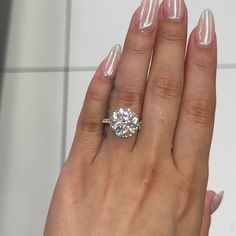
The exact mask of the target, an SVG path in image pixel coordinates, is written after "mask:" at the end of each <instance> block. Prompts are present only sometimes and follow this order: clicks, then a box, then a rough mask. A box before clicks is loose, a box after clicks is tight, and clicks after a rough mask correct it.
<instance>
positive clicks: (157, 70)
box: [137, 0, 187, 151]
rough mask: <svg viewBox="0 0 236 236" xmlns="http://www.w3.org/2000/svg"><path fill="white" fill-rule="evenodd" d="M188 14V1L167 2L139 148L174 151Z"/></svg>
mask: <svg viewBox="0 0 236 236" xmlns="http://www.w3.org/2000/svg"><path fill="white" fill-rule="evenodd" d="M186 37H187V10H186V7H185V4H184V0H164V2H163V3H162V4H161V6H160V10H159V27H158V32H157V41H156V47H155V50H154V55H153V61H152V66H151V71H150V76H149V81H148V85H147V89H146V94H145V100H144V107H143V117H142V120H143V122H142V132H140V133H139V136H138V140H137V147H140V148H141V147H143V146H145V145H149V146H152V147H153V148H152V150H155V151H156V150H157V148H158V147H160V146H161V147H162V150H163V148H164V149H167V150H171V147H172V139H173V134H174V130H175V126H176V121H177V118H178V113H179V107H180V103H181V97H182V92H183V83H184V64H185V63H184V61H185V48H186ZM158 149H160V148H158Z"/></svg>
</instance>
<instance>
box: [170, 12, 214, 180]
mask: <svg viewBox="0 0 236 236" xmlns="http://www.w3.org/2000/svg"><path fill="white" fill-rule="evenodd" d="M216 51H217V50H216V36H215V30H214V19H213V15H212V13H211V12H210V11H209V10H205V11H203V13H202V16H201V18H200V20H199V24H198V26H197V28H196V29H195V30H194V31H193V32H192V34H191V37H190V42H189V46H188V52H187V59H186V69H185V86H184V94H183V99H182V104H181V109H180V114H179V119H178V124H177V128H176V132H175V138H174V150H173V155H174V158H175V163H176V165H177V166H178V168H179V169H181V170H182V172H184V173H185V174H187V175H188V174H193V173H195V174H196V171H199V172H197V173H200V172H201V176H202V177H203V178H205V180H206V175H207V168H208V165H207V162H208V156H209V149H210V144H211V139H212V131H213V125H214V114H215V104H216V86H215V79H216V66H217V52H216Z"/></svg>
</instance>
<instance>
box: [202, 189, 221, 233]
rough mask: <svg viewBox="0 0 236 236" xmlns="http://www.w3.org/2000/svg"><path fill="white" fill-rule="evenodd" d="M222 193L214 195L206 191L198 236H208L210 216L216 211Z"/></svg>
mask: <svg viewBox="0 0 236 236" xmlns="http://www.w3.org/2000/svg"><path fill="white" fill-rule="evenodd" d="M223 195H224V192H220V193H218V194H216V193H215V192H213V191H207V193H206V197H205V206H204V213H203V219H202V227H201V234H200V236H208V234H209V230H210V226H211V215H212V214H213V213H214V212H215V211H216V210H217V209H218V207H219V206H220V204H221V202H222V199H223Z"/></svg>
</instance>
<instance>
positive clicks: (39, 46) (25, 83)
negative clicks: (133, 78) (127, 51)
mask: <svg viewBox="0 0 236 236" xmlns="http://www.w3.org/2000/svg"><path fill="white" fill-rule="evenodd" d="M70 3H71V6H70ZM186 4H187V6H188V8H189V31H190V29H192V28H193V27H194V25H195V24H196V23H197V21H198V17H199V15H200V13H201V10H202V9H203V8H211V9H212V10H213V11H214V13H215V17H216V27H217V32H218V41H219V70H218V78H217V79H218V86H217V90H218V109H217V116H216V128H215V133H214V139H213V145H212V152H211V162H210V170H211V175H210V181H209V188H210V189H214V190H216V191H220V190H225V199H224V202H223V204H222V207H221V208H220V209H219V211H217V212H216V214H215V215H214V217H213V223H212V229H211V234H210V235H211V236H222V235H224V236H230V235H235V234H236V219H235V217H234V213H233V212H234V211H233V209H236V203H235V201H234V199H235V195H236V188H235V186H236V172H235V171H234V167H235V164H236V161H235V160H236V159H235V158H234V156H235V154H236V151H235V148H234V146H235V144H234V140H235V137H234V136H235V133H236V110H234V108H235V105H236V99H235V92H234V88H235V87H236V80H235V78H234V75H236V57H235V55H234V54H235V52H236V44H235V40H236V28H235V27H233V22H236V15H235V14H234V12H235V9H236V2H235V1H234V0H225V1H215V0H207V1H206V0H198V1H194V0H186ZM138 5H139V0H133V1H127V0H120V1H117V0H100V1H96V0H90V1H82V0H40V1H39V0H38V1H37V0H33V1H32V0H13V5H12V10H11V15H10V19H11V21H10V28H9V38H8V42H9V43H8V45H7V47H6V49H7V57H6V67H5V72H4V73H2V74H1V78H3V85H2V94H1V93H0V94H1V95H2V99H1V106H0V109H1V110H0V235H1V236H2V235H3V236H5V235H7V236H15V235H27V236H28V235H35V236H36V235H42V231H43V226H44V221H45V217H46V213H47V207H48V204H49V200H50V197H51V194H52V190H53V187H54V184H55V181H56V178H57V175H58V173H59V169H60V162H61V156H62V155H63V153H64V148H66V153H68V151H69V148H70V145H71V141H72V137H73V134H74V129H75V124H76V120H77V117H78V114H79V112H80V109H81V105H82V102H83V96H84V94H85V92H86V88H87V85H88V83H89V81H90V79H91V77H92V74H93V73H94V69H95V67H96V65H97V64H98V63H99V62H100V61H101V60H102V59H103V58H104V57H105V56H106V54H107V52H108V51H109V49H110V47H111V46H112V45H113V44H115V43H121V44H122V43H123V41H124V38H125V33H126V31H127V27H128V25H129V19H130V16H131V14H132V12H133V11H134V9H135V8H136V7H138ZM0 6H1V4H0ZM70 9H71V12H70ZM70 13H71V14H70ZM69 19H71V27H70V28H68V26H69V24H68V23H70V20H69ZM68 33H69V34H68ZM68 36H70V45H69V43H68V41H67V40H68ZM68 48H69V49H70V50H69V51H68V50H67V49H68ZM68 52H69V53H68ZM68 56H69V58H68ZM68 59H69V64H68ZM65 66H66V67H67V66H70V71H69V74H68V76H69V80H68V81H67V78H68V77H67V73H65V71H66V70H65V68H64V67H65ZM67 82H68V84H67ZM67 86H68V91H67V92H68V97H66V96H65V95H67V93H65V90H66V89H67ZM64 102H67V114H63V112H64V111H65V107H64ZM65 118H66V119H65ZM63 122H66V124H64V123H63ZM64 125H66V128H67V129H66V133H65V129H64V127H65V126H64ZM64 138H65V140H64ZM64 141H65V142H64Z"/></svg>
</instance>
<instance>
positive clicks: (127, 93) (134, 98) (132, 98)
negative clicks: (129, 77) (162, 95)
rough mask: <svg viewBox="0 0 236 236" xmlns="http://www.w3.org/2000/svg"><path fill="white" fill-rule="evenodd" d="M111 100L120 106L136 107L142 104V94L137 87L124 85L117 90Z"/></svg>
mask: <svg viewBox="0 0 236 236" xmlns="http://www.w3.org/2000/svg"><path fill="white" fill-rule="evenodd" d="M113 100H114V101H116V103H118V104H119V105H120V106H130V105H138V106H140V105H141V104H142V102H143V93H142V92H141V89H140V88H138V86H134V85H125V86H120V87H119V88H117V91H116V92H115V93H114V97H113Z"/></svg>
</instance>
